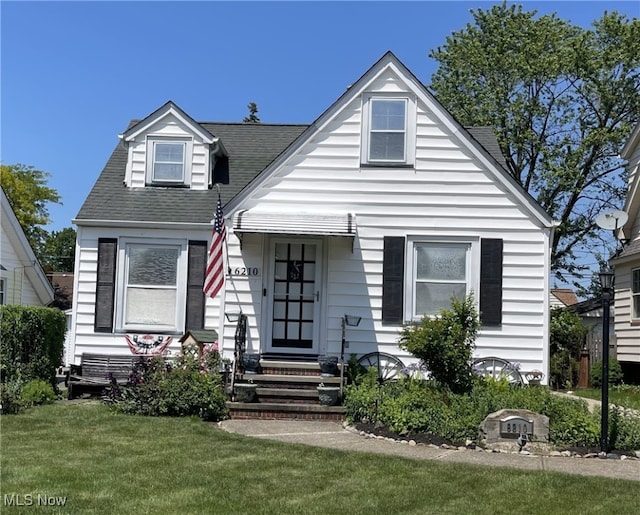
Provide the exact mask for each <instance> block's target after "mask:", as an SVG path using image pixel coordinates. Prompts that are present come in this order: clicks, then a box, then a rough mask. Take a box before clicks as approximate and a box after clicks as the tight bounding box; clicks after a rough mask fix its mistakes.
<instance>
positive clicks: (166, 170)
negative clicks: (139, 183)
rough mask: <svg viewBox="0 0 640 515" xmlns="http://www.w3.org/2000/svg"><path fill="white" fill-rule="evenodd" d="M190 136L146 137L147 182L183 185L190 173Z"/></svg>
mask: <svg viewBox="0 0 640 515" xmlns="http://www.w3.org/2000/svg"><path fill="white" fill-rule="evenodd" d="M192 147H193V145H192V142H191V139H190V138H168V137H166V138H165V137H149V138H148V139H147V156H148V157H147V184H149V185H156V186H183V185H188V184H189V182H190V181H189V178H190V175H191V153H192Z"/></svg>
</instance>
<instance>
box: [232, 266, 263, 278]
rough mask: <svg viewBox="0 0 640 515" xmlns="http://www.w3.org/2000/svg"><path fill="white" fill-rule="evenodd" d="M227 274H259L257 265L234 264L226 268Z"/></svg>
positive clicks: (249, 275)
mask: <svg viewBox="0 0 640 515" xmlns="http://www.w3.org/2000/svg"><path fill="white" fill-rule="evenodd" d="M227 274H228V275H239V276H243V277H258V276H259V275H260V268H258V267H257V266H253V267H248V266H234V267H231V266H230V267H229V268H228V269H227Z"/></svg>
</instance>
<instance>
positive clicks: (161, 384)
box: [104, 350, 226, 420]
mask: <svg viewBox="0 0 640 515" xmlns="http://www.w3.org/2000/svg"><path fill="white" fill-rule="evenodd" d="M210 352H216V353H217V351H213V350H211V351H210ZM215 363H217V361H216V358H215V357H213V356H208V355H206V354H205V356H204V357H203V359H202V360H199V359H198V358H197V357H194V356H190V355H187V356H180V357H179V358H178V359H177V360H176V361H175V362H174V363H169V362H165V361H164V360H163V359H162V358H160V357H153V358H142V359H141V360H140V361H139V362H138V363H136V364H135V366H134V369H133V371H132V373H131V376H130V377H129V380H128V382H127V384H126V385H125V386H119V385H118V384H116V383H115V382H113V383H112V385H111V386H110V387H109V388H107V390H106V395H105V398H104V400H105V402H107V403H108V404H110V405H111V406H112V407H113V408H114V409H115V410H116V411H119V412H122V413H130V414H137V415H148V416H172V417H181V416H197V417H200V418H202V419H203V420H220V419H222V418H224V417H225V416H226V404H225V401H226V398H225V395H224V389H223V385H222V379H221V376H220V374H219V373H218V371H217V368H216V369H215V370H212V369H210V368H209V367H210V366H211V367H213V365H214V364H215Z"/></svg>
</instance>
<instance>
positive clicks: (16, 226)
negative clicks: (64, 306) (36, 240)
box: [0, 188, 54, 305]
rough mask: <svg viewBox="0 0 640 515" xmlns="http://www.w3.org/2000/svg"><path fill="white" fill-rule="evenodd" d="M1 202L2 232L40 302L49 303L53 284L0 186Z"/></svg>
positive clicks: (51, 299) (52, 292)
mask: <svg viewBox="0 0 640 515" xmlns="http://www.w3.org/2000/svg"><path fill="white" fill-rule="evenodd" d="M0 204H2V209H1V211H2V218H1V220H2V232H3V233H4V235H5V236H6V237H7V239H8V241H9V242H10V244H11V246H12V247H13V249H14V251H15V253H16V255H17V257H18V259H19V260H20V263H21V266H20V267H19V268H21V269H23V270H24V274H25V275H26V276H27V278H28V279H29V281H30V282H31V284H32V286H33V288H34V290H35V292H36V294H37V295H38V298H39V299H40V302H41V303H42V304H43V305H46V304H49V303H50V302H51V301H53V297H54V291H53V286H51V283H50V282H49V280H48V279H47V277H46V275H45V273H44V270H43V269H42V266H41V265H40V262H39V261H38V258H37V257H36V255H35V253H34V252H33V249H32V248H31V245H30V244H29V241H28V240H27V236H26V235H25V233H24V230H23V229H22V226H21V225H20V222H19V221H18V218H17V217H16V215H15V213H14V211H13V208H12V207H11V204H9V199H8V198H7V196H6V194H5V192H4V190H3V189H2V188H0ZM5 265H6V263H5V264H2V266H4V267H5V269H7V270H10V269H11V268H12V267H7V266H5Z"/></svg>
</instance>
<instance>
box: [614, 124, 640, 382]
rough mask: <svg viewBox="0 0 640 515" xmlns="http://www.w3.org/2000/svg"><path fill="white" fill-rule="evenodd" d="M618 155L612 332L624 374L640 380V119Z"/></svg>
mask: <svg viewBox="0 0 640 515" xmlns="http://www.w3.org/2000/svg"><path fill="white" fill-rule="evenodd" d="M620 157H621V158H622V159H625V160H626V161H627V164H626V169H627V173H628V176H629V187H628V191H627V197H626V200H625V204H624V211H625V213H626V214H627V215H628V219H627V221H626V223H625V224H624V225H623V226H622V228H621V229H620V231H619V232H618V237H619V238H620V240H621V241H623V243H625V245H624V246H623V248H622V250H621V251H620V252H619V253H618V254H617V255H616V256H614V258H613V259H611V260H610V264H611V265H612V266H613V267H614V271H615V296H614V306H615V333H616V340H617V345H618V349H617V350H618V361H620V364H621V365H622V368H623V371H624V373H625V378H626V379H627V378H634V379H635V380H640V123H638V124H637V125H636V127H635V128H634V130H633V131H632V132H631V135H630V137H629V139H628V140H627V142H626V144H625V145H624V147H623V149H622V151H621V152H620Z"/></svg>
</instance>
